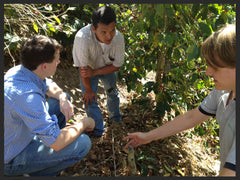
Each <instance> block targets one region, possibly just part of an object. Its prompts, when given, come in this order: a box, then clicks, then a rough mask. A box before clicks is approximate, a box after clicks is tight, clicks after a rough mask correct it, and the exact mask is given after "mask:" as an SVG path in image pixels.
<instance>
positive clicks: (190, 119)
mask: <svg viewBox="0 0 240 180" xmlns="http://www.w3.org/2000/svg"><path fill="white" fill-rule="evenodd" d="M208 118H209V116H206V115H204V114H202V113H201V112H199V110H198V109H197V108H195V109H193V110H191V111H189V112H186V113H184V114H181V115H179V116H177V117H175V118H174V119H173V120H172V121H169V122H167V123H166V124H164V125H163V126H161V127H159V128H156V129H154V130H152V131H149V132H148V133H147V139H149V140H150V141H153V140H158V139H162V138H165V137H168V136H171V135H174V134H177V133H179V132H181V131H183V130H186V129H189V128H192V127H195V126H196V125H198V124H200V123H201V122H203V121H205V120H207V119H208Z"/></svg>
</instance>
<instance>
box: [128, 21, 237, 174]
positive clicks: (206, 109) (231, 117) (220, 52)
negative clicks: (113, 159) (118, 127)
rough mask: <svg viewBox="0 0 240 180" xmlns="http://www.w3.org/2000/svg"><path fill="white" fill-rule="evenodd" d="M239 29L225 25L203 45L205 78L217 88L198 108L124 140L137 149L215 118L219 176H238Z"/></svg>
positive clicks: (132, 134) (130, 134)
mask: <svg viewBox="0 0 240 180" xmlns="http://www.w3.org/2000/svg"><path fill="white" fill-rule="evenodd" d="M235 49H236V26H235V24H231V25H226V26H225V27H223V28H221V29H220V30H219V31H217V32H214V33H213V34H212V35H211V36H209V37H208V38H207V39H206V40H205V41H204V43H203V45H202V48H201V53H202V56H203V58H204V59H205V60H206V63H207V70H206V75H208V76H211V77H212V78H213V81H214V83H215V88H214V89H213V90H212V92H211V93H210V94H209V95H208V96H207V97H206V98H205V99H204V100H203V102H201V104H200V105H199V107H196V108H195V109H193V110H190V111H188V112H186V113H184V114H181V115H179V116H177V117H175V118H174V119H173V120H172V121H169V122H167V123H166V124H164V125H163V126H161V127H158V128H156V129H154V130H151V131H149V132H135V133H128V134H127V137H125V138H123V140H129V142H128V143H127V144H126V146H125V148H127V147H128V146H129V145H132V146H133V147H137V146H139V145H142V144H147V143H150V142H151V141H154V140H159V139H162V138H165V137H168V136H171V135H174V134H176V133H179V132H181V131H183V130H186V129H189V128H192V127H195V126H196V125H198V124H200V123H202V122H203V121H206V120H208V119H209V118H210V117H212V116H215V117H216V120H217V122H218V123H219V138H220V161H221V165H220V173H219V176H236V86H235V85H236V67H235V63H236V60H235V59H236V50H235Z"/></svg>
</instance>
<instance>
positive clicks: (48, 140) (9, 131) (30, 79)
mask: <svg viewBox="0 0 240 180" xmlns="http://www.w3.org/2000/svg"><path fill="white" fill-rule="evenodd" d="M50 83H52V80H50V79H47V78H46V79H45V80H44V81H43V80H41V79H40V78H39V77H38V76H37V75H36V74H34V73H33V72H32V71H30V70H28V69H26V68H25V67H23V66H22V65H18V66H15V67H13V68H11V69H10V70H9V71H8V72H7V73H6V74H5V76H4V163H8V162H9V161H11V160H12V159H13V158H14V157H16V156H17V155H18V154H19V153H20V152H21V151H22V150H23V149H24V148H25V147H26V146H27V145H28V144H29V143H30V142H31V140H32V139H33V137H34V136H35V135H37V136H38V137H39V138H40V139H41V140H42V141H43V143H45V144H46V145H48V146H50V145H51V144H52V143H54V142H55V141H56V139H57V136H58V135H59V134H60V129H59V126H58V124H57V122H58V120H57V117H56V116H55V115H53V116H52V117H51V116H50V115H49V113H48V110H47V103H46V99H45V95H46V92H47V91H48V89H49V85H50Z"/></svg>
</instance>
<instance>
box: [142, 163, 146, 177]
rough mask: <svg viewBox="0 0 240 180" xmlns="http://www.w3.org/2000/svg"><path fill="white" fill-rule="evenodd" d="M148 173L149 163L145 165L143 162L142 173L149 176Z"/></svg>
mask: <svg viewBox="0 0 240 180" xmlns="http://www.w3.org/2000/svg"><path fill="white" fill-rule="evenodd" d="M147 174H148V167H147V165H145V164H143V163H142V164H141V175H142V176H147Z"/></svg>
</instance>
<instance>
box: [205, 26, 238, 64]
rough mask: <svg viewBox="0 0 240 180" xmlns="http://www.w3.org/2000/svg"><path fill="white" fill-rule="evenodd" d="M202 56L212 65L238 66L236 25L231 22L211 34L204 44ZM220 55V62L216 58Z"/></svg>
mask: <svg viewBox="0 0 240 180" xmlns="http://www.w3.org/2000/svg"><path fill="white" fill-rule="evenodd" d="M201 53H202V56H203V57H204V58H205V60H206V62H207V64H208V65H210V66H213V65H215V66H217V67H231V68H235V67H236V26H235V24H229V25H226V26H224V27H222V28H221V29H220V30H219V31H217V32H215V33H213V34H212V35H211V36H209V37H208V38H207V39H206V40H205V41H204V42H203V45H202V48H201ZM216 56H218V57H219V59H220V60H221V61H220V62H219V61H217V59H216V58H215V57H216Z"/></svg>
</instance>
